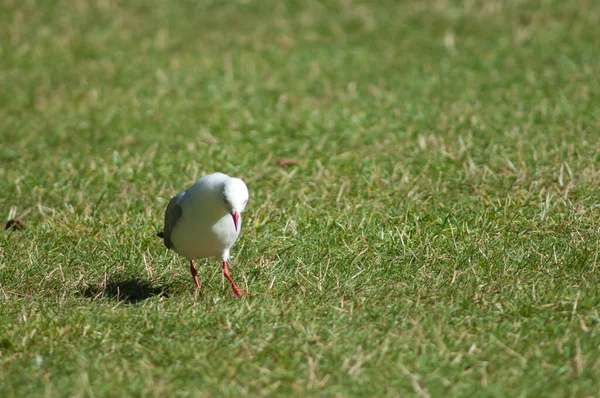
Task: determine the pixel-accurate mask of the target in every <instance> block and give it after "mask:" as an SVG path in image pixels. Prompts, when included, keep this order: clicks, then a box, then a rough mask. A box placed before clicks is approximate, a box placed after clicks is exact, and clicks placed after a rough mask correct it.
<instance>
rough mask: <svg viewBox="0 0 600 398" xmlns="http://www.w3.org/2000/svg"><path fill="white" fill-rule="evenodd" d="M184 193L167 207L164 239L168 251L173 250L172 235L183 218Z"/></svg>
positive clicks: (172, 200)
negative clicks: (182, 200) (182, 203)
mask: <svg viewBox="0 0 600 398" xmlns="http://www.w3.org/2000/svg"><path fill="white" fill-rule="evenodd" d="M184 193H185V192H180V193H178V194H177V195H176V196H174V197H173V198H172V199H171V200H170V201H169V204H168V205H167V211H166V212H165V229H164V232H163V239H164V241H165V246H166V247H167V248H168V249H172V248H173V242H171V233H172V232H173V228H175V224H177V221H178V220H179V219H180V218H181V214H182V212H181V198H182V197H183V195H184Z"/></svg>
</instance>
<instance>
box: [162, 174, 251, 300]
mask: <svg viewBox="0 0 600 398" xmlns="http://www.w3.org/2000/svg"><path fill="white" fill-rule="evenodd" d="M248 198H249V196H248V188H247V187H246V184H245V183H244V181H242V180H241V179H239V178H234V177H230V176H228V175H226V174H223V173H213V174H209V175H206V176H204V177H202V178H200V179H199V180H198V181H196V183H195V184H194V185H192V186H191V187H189V188H188V189H186V190H185V191H182V192H179V193H178V194H177V195H175V196H174V197H173V198H172V199H171V200H170V201H169V204H168V205H167V211H166V212H165V226H164V231H163V232H159V233H158V234H157V235H158V236H159V237H161V238H163V240H164V243H165V246H166V247H167V248H168V249H172V250H173V251H175V252H176V253H178V254H180V255H182V256H183V257H185V258H187V259H188V260H189V262H190V272H191V274H192V277H193V278H194V283H195V284H196V287H197V288H198V289H199V288H200V284H199V283H198V276H197V272H196V268H195V267H194V260H196V259H198V258H205V257H216V258H220V260H221V261H222V264H223V275H224V276H225V278H227V280H228V281H229V283H231V288H232V289H233V295H234V296H236V297H239V296H242V295H244V294H248V293H247V292H245V291H243V290H242V289H240V288H239V287H237V285H236V284H235V282H233V279H231V276H230V275H229V270H228V269H227V260H229V250H230V249H231V247H232V246H233V244H234V243H235V241H236V240H237V238H238V236H240V230H241V228H242V217H241V214H242V212H243V211H244V209H245V208H246V204H247V203H248Z"/></svg>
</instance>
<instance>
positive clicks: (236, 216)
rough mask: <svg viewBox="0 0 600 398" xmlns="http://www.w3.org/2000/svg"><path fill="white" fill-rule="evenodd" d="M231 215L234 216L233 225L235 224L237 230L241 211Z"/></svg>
mask: <svg viewBox="0 0 600 398" xmlns="http://www.w3.org/2000/svg"><path fill="white" fill-rule="evenodd" d="M231 216H232V217H233V225H234V226H235V230H236V231H237V230H238V224H239V222H240V215H239V213H237V212H236V213H233V214H232V215H231Z"/></svg>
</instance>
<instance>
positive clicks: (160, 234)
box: [156, 231, 165, 238]
mask: <svg viewBox="0 0 600 398" xmlns="http://www.w3.org/2000/svg"><path fill="white" fill-rule="evenodd" d="M156 236H158V237H159V238H162V237H164V236H165V235H164V234H163V231H160V232H159V233H157V234H156Z"/></svg>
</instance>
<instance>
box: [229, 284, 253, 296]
mask: <svg viewBox="0 0 600 398" xmlns="http://www.w3.org/2000/svg"><path fill="white" fill-rule="evenodd" d="M231 294H233V296H234V297H242V296H247V295H250V293H248V292H246V291H243V290H242V289H240V288H239V287H237V286H236V287H234V288H233V292H232V293H231Z"/></svg>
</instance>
